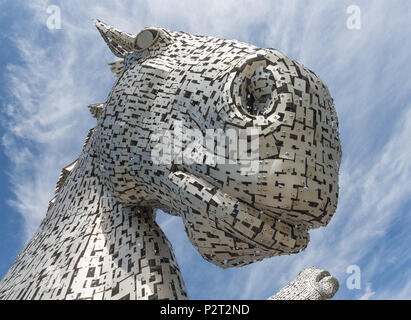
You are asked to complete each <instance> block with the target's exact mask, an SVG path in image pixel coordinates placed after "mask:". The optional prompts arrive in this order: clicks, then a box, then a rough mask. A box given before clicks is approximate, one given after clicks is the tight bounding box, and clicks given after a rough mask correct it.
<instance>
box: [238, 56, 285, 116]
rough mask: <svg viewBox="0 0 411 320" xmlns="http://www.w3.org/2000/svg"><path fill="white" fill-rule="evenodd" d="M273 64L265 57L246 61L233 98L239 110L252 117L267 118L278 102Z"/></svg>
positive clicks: (240, 69) (239, 74)
mask: <svg viewBox="0 0 411 320" xmlns="http://www.w3.org/2000/svg"><path fill="white" fill-rule="evenodd" d="M273 70H274V69H273V65H272V62H271V61H269V60H267V59H266V58H264V57H259V58H258V59H252V60H248V61H246V62H245V63H244V64H243V65H242V66H241V67H240V68H239V73H238V74H237V77H236V81H234V85H233V87H232V92H231V94H232V96H233V100H234V101H235V103H236V105H237V108H238V109H239V110H240V112H242V113H243V114H245V115H247V116H251V117H256V116H267V115H269V114H272V113H273V112H274V111H275V107H276V105H277V101H278V95H277V87H276V80H275V78H274V74H273Z"/></svg>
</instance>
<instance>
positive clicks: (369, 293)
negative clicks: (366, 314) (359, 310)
mask: <svg viewBox="0 0 411 320" xmlns="http://www.w3.org/2000/svg"><path fill="white" fill-rule="evenodd" d="M373 295H375V292H373V291H372V290H371V284H370V283H367V287H366V288H365V293H364V294H363V295H362V296H361V297H360V298H359V299H358V300H370V298H371V297H372V296H373Z"/></svg>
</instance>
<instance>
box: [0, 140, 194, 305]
mask: <svg viewBox="0 0 411 320" xmlns="http://www.w3.org/2000/svg"><path fill="white" fill-rule="evenodd" d="M84 151H85V152H83V154H82V155H81V156H80V158H79V159H78V161H77V163H76V167H75V168H74V169H73V171H72V172H71V173H70V175H69V176H68V178H67V179H66V181H65V182H64V183H63V185H62V186H61V188H60V190H59V192H58V194H57V195H56V197H55V199H54V202H53V204H52V205H51V207H50V208H49V210H48V212H47V215H46V217H45V219H44V221H43V222H42V223H41V225H40V227H39V229H38V231H37V232H36V234H35V235H34V237H33V238H32V240H31V241H30V242H29V244H28V245H27V247H26V248H25V249H24V250H23V252H22V253H21V254H20V255H19V257H18V259H17V260H16V262H15V263H14V265H13V266H12V268H11V269H10V270H9V272H8V273H7V274H6V276H5V278H4V279H3V280H2V282H1V283H0V298H6V299H156V298H158V299H164V298H169V299H170V298H176V299H181V298H185V297H186V296H187V294H186V289H185V286H184V283H183V280H182V278H181V275H180V272H179V268H178V265H177V263H176V261H175V257H174V255H173V252H172V250H171V245H170V243H169V242H168V240H167V238H166V237H165V236H164V234H163V232H162V231H161V229H160V228H159V227H158V225H157V224H156V222H155V221H154V219H153V212H152V210H151V209H141V208H136V207H129V206H125V205H123V204H121V203H119V202H118V201H116V199H115V198H114V197H113V196H111V195H110V193H109V191H108V190H107V188H106V187H105V186H104V185H103V183H102V182H101V179H100V177H99V174H98V167H97V166H98V160H97V157H96V155H95V154H94V152H91V151H92V148H91V147H89V148H86V149H85V150H84Z"/></svg>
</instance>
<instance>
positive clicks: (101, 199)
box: [0, 20, 341, 299]
mask: <svg viewBox="0 0 411 320" xmlns="http://www.w3.org/2000/svg"><path fill="white" fill-rule="evenodd" d="M95 24H96V26H97V28H98V30H99V32H100V33H101V35H102V36H103V38H104V40H105V41H106V43H107V45H108V46H109V48H110V50H111V51H112V52H113V53H114V54H115V55H116V56H117V57H118V58H120V60H118V61H116V62H113V63H111V64H110V66H111V69H112V71H113V73H114V74H115V75H116V77H117V80H116V82H115V84H114V86H113V88H112V90H111V92H110V94H109V96H108V98H107V101H106V102H104V103H98V104H93V105H91V106H90V110H91V112H92V114H93V115H94V116H95V117H96V118H97V125H96V127H95V128H93V129H92V130H91V131H90V134H89V136H88V138H87V140H86V144H85V146H84V148H83V151H82V154H81V156H80V157H79V159H78V160H76V161H75V162H73V163H72V164H70V165H69V166H67V167H66V168H65V169H63V173H62V175H61V178H60V180H59V182H58V185H57V192H56V196H55V198H54V199H53V200H52V201H51V203H50V207H49V210H48V213H47V216H46V219H45V221H44V222H43V223H42V225H41V227H40V229H39V231H38V232H37V234H36V235H35V237H34V238H33V240H32V241H31V242H30V243H29V245H28V246H27V247H26V249H25V250H24V251H23V256H24V257H19V259H18V260H17V261H16V263H15V264H14V265H13V267H12V268H11V270H10V271H9V273H8V274H7V275H6V277H5V279H3V282H2V283H1V284H0V297H3V298H10V297H15V298H28V297H31V298H32V297H37V298H47V297H49V298H65V299H69V298H85V299H99V298H107V299H109V298H129V299H134V298H135V299H139V298H141V299H143V298H150V299H154V298H170V297H174V298H184V297H185V296H186V292H185V287H184V283H183V281H182V278H181V276H180V274H179V270H178V265H177V263H176V262H175V257H174V255H173V253H172V250H171V245H170V244H169V243H168V241H167V239H166V238H165V236H164V235H163V233H162V232H161V229H160V228H159V227H158V225H157V224H156V223H155V217H154V214H155V211H154V210H155V209H161V210H163V211H164V212H166V213H169V214H173V215H176V216H180V217H181V218H182V219H183V222H184V226H185V230H186V233H187V235H188V238H189V239H190V241H191V243H192V244H193V245H194V246H195V247H196V248H197V250H198V251H199V253H200V254H201V255H202V256H203V257H204V258H205V259H206V260H208V261H210V262H212V263H214V264H216V265H218V266H220V267H223V268H227V267H233V266H242V265H245V264H249V263H252V262H255V261H259V260H262V259H264V258H267V257H273V256H277V255H283V254H292V253H298V252H300V251H301V250H303V249H304V248H305V247H306V246H307V244H308V242H309V234H308V231H309V229H312V228H318V227H320V226H326V225H327V223H328V222H329V221H330V219H331V217H332V215H333V214H334V212H335V210H336V206H337V199H338V170H339V164H340V160H341V146H340V141H339V135H338V119H337V115H336V112H335V108H334V104H333V99H332V98H331V96H330V94H329V91H328V89H327V87H326V85H325V84H324V83H323V82H322V81H321V80H320V79H319V78H318V77H317V76H316V75H315V74H314V73H313V72H312V71H311V70H309V69H307V68H306V67H304V66H303V65H301V64H299V63H297V62H295V61H293V60H291V59H290V58H288V57H287V56H285V55H284V54H282V53H281V52H279V51H277V50H275V49H262V48H259V47H256V46H253V45H249V44H245V43H241V42H238V41H234V40H223V39H217V38H212V37H204V36H193V35H189V34H187V33H184V32H174V31H169V30H166V29H162V28H146V29H144V30H142V31H141V32H140V33H138V34H137V35H133V34H129V33H126V32H123V31H120V30H118V29H116V28H113V27H110V26H108V25H106V24H104V23H103V22H101V21H98V20H95ZM72 226H78V228H77V230H76V231H73V230H72V228H71V227H72ZM78 230H83V231H82V236H81V239H80V240H78V239H73V238H74V237H73V232H74V234H77V232H78ZM84 236H85V237H87V239H88V240H87V241H86V240H84ZM53 239H54V240H53ZM74 243H76V244H77V245H78V246H79V247H81V248H82V250H83V251H82V252H83V253H82V254H78V251H75V250H74V249H73V248H74V245H73V244H74ZM84 243H86V244H84ZM96 243H99V245H96ZM125 244H127V246H126V245H125ZM83 246H84V248H83ZM96 246H97V247H98V249H96ZM40 248H41V250H40ZM35 250H37V251H38V250H40V251H47V252H49V254H50V255H51V256H50V260H49V261H51V262H50V263H49V264H48V267H49V268H50V267H53V268H54V270H58V273H59V274H63V275H65V277H64V278H63V279H60V280H59V282H60V283H63V284H64V285H63V286H62V287H60V289H59V290H60V291H59V290H58V289H57V288H54V289H53V288H51V289H50V288H46V287H47V286H45V284H44V283H49V282H50V279H49V278H50V276H48V274H49V272H48V271H47V270H48V269H47V270H46V269H45V266H42V267H40V266H39V263H37V264H35V263H33V262H32V260H30V259H34V260H36V259H37V260H36V261H38V262H39V261H41V259H40V258H39V257H38V255H39V253H38V252H37V254H34V253H33V251H35ZM88 251H89V252H88ZM30 257H31V258H30ZM63 257H64V259H63ZM96 257H99V258H98V259H97V258H96ZM73 258H75V259H74V260H76V261H77V263H74V261H73V260H72V259H73ZM95 258H96V259H95ZM107 259H108V260H107ZM106 260H107V261H110V262H107V261H106ZM65 261H70V262H69V263H68V264H67V263H66V264H64V262H65ZM125 261H127V263H126V262H125ZM125 264H127V267H125ZM97 269H98V270H100V271H99V272H96V270H97ZM45 270H46V271H45ZM71 270H77V273H76V274H74V273H71ZM119 270H121V272H120V271H119ZM65 272H68V273H69V274H68V275H66V273H65ZM117 272H120V275H119V276H114V274H117ZM19 273H20V277H21V279H16V278H18V277H17V274H19ZM81 273H82V274H81ZM110 274H113V275H110ZM30 277H31V279H40V280H38V281H40V282H41V279H43V278H44V279H46V278H47V279H49V280H47V281H48V282H45V281H46V280H44V281H43V284H41V285H40V287H41V288H42V289H41V290H40V291H37V292H36V291H35V290H34V289H33V290H32V289H30V288H29V289H27V290H26V291H24V288H27V287H28V284H29V283H30V280H29V278H30ZM42 277H43V278H42ZM87 278H90V279H87ZM73 279H74V280H73ZM76 281H77V282H76ZM93 281H94V282H93ZM73 283H74V284H73ZM76 283H77V285H76ZM45 288H46V289H45ZM136 288H137V289H136ZM17 289H19V290H17ZM20 290H22V291H20Z"/></svg>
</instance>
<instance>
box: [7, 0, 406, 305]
mask: <svg viewBox="0 0 411 320" xmlns="http://www.w3.org/2000/svg"><path fill="white" fill-rule="evenodd" d="M50 5H58V6H59V8H60V9H61V29H58V30H50V29H49V28H47V25H46V22H47V19H48V18H49V16H50V15H49V14H48V13H47V7H48V6H50ZM351 5H357V6H358V7H359V8H360V10H361V28H360V29H359V30H351V29H349V28H348V27H347V19H349V18H350V14H349V13H347V8H348V7H349V6H351ZM92 18H98V19H101V20H102V21H104V22H107V23H109V24H111V25H114V26H116V27H118V28H120V29H123V30H125V31H128V32H132V33H137V32H138V31H140V30H141V29H142V28H144V27H147V26H160V27H164V28H168V29H172V30H177V31H185V32H188V33H193V34H202V35H210V36H216V37H222V38H227V39H237V40H240V41H244V42H248V43H252V44H255V45H258V46H261V47H267V48H276V49H278V50H280V51H282V52H284V53H285V54H287V55H288V56H290V57H291V58H293V59H295V60H297V61H299V62H301V63H303V64H304V65H306V66H307V67H309V68H310V69H312V70H314V71H315V72H316V74H317V75H318V76H319V77H320V78H321V79H322V80H323V81H324V82H325V83H327V85H328V87H329V89H330V92H331V94H332V96H333V97H334V99H335V104H336V109H337V113H338V116H339V121H340V135H341V141H342V146H343V161H342V167H341V171H340V199H339V205H338V210H337V212H336V214H335V216H334V218H333V219H332V221H331V222H330V224H329V225H328V227H326V228H321V229H318V230H315V231H312V232H311V242H310V244H309V246H308V248H307V249H306V250H305V251H304V252H302V253H300V254H298V255H293V256H284V257H276V258H272V259H268V260H265V261H262V262H259V263H256V264H253V265H250V266H246V267H242V268H237V269H227V270H223V269H219V268H218V267H216V266H214V265H212V264H210V263H208V262H206V261H204V260H203V259H202V258H201V257H200V255H199V254H198V253H197V251H196V250H195V249H194V248H193V247H192V245H191V244H190V243H189V242H188V240H187V237H186V235H185V233H184V229H183V225H182V222H181V220H180V219H179V218H176V217H171V216H168V215H166V214H164V213H160V214H159V217H158V221H159V223H160V225H161V226H162V227H163V229H164V231H165V233H166V234H167V236H168V237H169V239H170V240H171V242H172V244H173V247H174V250H175V254H176V256H177V259H178V261H179V264H180V267H181V269H182V273H183V277H184V279H185V282H186V286H187V288H188V291H189V295H190V297H191V298H193V299H266V298H267V297H269V296H270V295H272V294H274V293H275V292H276V291H278V290H279V289H280V288H281V287H282V286H284V285H285V284H286V283H288V282H289V281H290V280H292V279H293V278H295V276H296V275H297V273H298V272H299V271H300V270H301V269H303V268H305V267H309V266H312V265H315V266H317V267H320V268H324V269H327V270H329V271H330V272H331V273H332V274H333V275H334V276H336V277H337V278H338V279H339V281H340V290H339V291H338V293H337V294H336V296H335V299H410V298H411V246H410V242H411V236H410V225H411V216H410V209H411V201H410V199H411V197H410V195H411V160H410V159H411V108H410V107H411V99H410V98H411V93H410V88H411V76H410V74H411V63H410V51H411V25H410V22H409V21H410V20H411V2H409V1H406V0H404V1H383V0H380V1H372V2H371V1H359V0H356V1H354V0H349V1H341V0H340V1H319V0H317V1H304V0H300V1H292V0H286V1H261V0H254V1H239V0H233V1H231V0H226V1H188V0H179V1H153V0H150V1H85V0H82V1H80V0H72V1H57V0H52V1H46V0H44V1H35V0H34V1H30V3H29V2H28V1H22V0H17V1H11V0H10V1H6V0H0V26H1V28H2V32H1V33H0V40H1V47H0V62H1V63H0V68H1V70H0V71H1V72H0V79H1V85H0V108H1V109H0V137H1V140H0V142H1V151H0V164H1V169H0V179H1V184H0V197H1V203H0V210H1V211H0V212H1V216H0V219H1V222H0V277H2V276H3V275H4V274H5V272H6V271H7V269H8V268H9V267H10V265H11V264H12V263H13V261H14V260H15V258H16V257H17V254H18V252H19V251H20V250H21V249H22V248H23V247H24V245H25V244H26V243H27V241H28V240H29V239H30V237H31V235H32V234H33V233H34V231H35V230H36V228H37V226H38V225H39V223H40V222H41V220H42V218H43V217H44V216H45V213H46V209H47V205H48V201H49V200H50V199H51V198H52V196H53V193H54V188H55V184H56V181H57V179H58V176H59V173H60V170H61V168H62V167H63V166H65V165H67V164H68V163H70V162H71V161H72V160H74V159H75V158H77V157H78V155H79V153H80V151H81V147H82V145H83V142H84V139H85V137H86V135H87V132H88V130H89V129H90V128H91V127H92V126H94V125H95V120H94V119H93V118H92V117H91V115H90V114H89V111H88V109H87V106H88V105H89V104H92V103H97V102H104V101H105V100H106V97H107V95H108V93H109V90H110V88H111V86H112V84H113V82H114V77H113V75H112V74H111V72H110V70H109V68H108V66H107V63H109V62H111V61H113V60H115V57H114V56H113V55H112V54H111V52H110V51H109V50H108V48H107V46H106V45H105V43H104V41H103V40H102V38H101V37H100V35H99V33H98V32H97V30H96V29H95V27H94V25H93V23H92V21H91V19H92ZM352 265H357V266H358V267H359V268H360V270H361V288H360V289H349V288H348V287H347V280H349V276H350V274H348V273H347V268H349V266H352Z"/></svg>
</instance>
